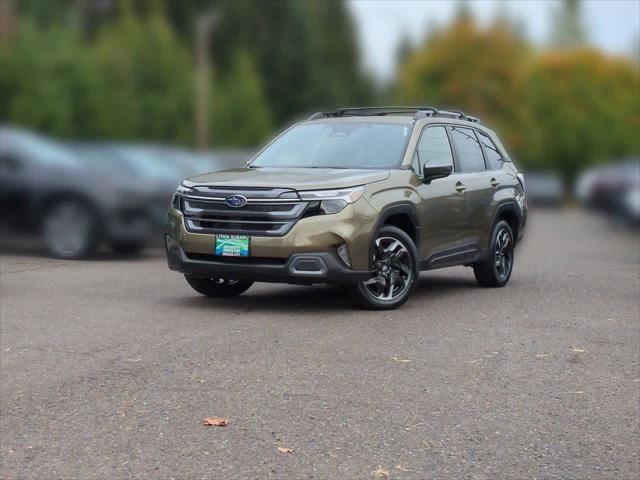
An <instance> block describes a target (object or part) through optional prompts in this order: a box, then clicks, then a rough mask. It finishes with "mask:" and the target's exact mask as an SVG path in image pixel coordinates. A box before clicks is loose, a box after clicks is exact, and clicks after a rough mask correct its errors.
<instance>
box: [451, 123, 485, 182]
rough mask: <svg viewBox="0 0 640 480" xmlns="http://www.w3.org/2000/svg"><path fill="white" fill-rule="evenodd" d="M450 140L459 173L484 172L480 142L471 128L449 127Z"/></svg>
mask: <svg viewBox="0 0 640 480" xmlns="http://www.w3.org/2000/svg"><path fill="white" fill-rule="evenodd" d="M451 140H452V141H453V146H454V148H455V151H456V160H457V161H458V166H459V168H460V171H461V172H480V171H483V170H485V164H484V156H483V155H482V148H481V147H480V142H479V141H478V138H477V137H476V134H475V132H474V131H473V130H472V129H471V128H464V127H457V126H454V127H451Z"/></svg>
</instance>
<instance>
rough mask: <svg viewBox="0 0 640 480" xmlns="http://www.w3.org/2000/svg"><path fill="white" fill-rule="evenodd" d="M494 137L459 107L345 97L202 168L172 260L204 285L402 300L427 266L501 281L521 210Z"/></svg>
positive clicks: (177, 209)
mask: <svg viewBox="0 0 640 480" xmlns="http://www.w3.org/2000/svg"><path fill="white" fill-rule="evenodd" d="M526 214H527V208H526V202H525V199H524V188H523V184H522V181H521V179H520V177H519V174H518V171H517V169H516V168H515V167H514V166H513V163H512V162H511V160H510V159H509V157H508V155H507V154H506V152H505V150H504V147H503V146H502V144H501V143H500V141H499V140H498V138H497V137H496V136H495V134H494V133H493V132H492V131H491V130H489V129H487V128H486V127H484V126H482V125H480V123H479V121H478V119H476V118H474V117H470V116H467V115H465V114H464V113H462V112H448V111H440V110H437V109H435V108H432V107H370V108H347V109H340V110H336V111H335V112H328V113H318V114H315V115H313V116H312V117H311V118H310V119H309V120H308V121H306V122H301V123H299V124H297V125H295V126H293V127H291V128H290V129H288V130H286V131H285V132H284V133H283V134H282V135H281V136H279V137H277V138H276V139H275V140H274V141H273V142H271V143H270V144H269V145H268V146H266V147H265V148H264V149H263V150H262V151H261V152H260V153H258V155H257V156H256V157H255V158H254V159H253V160H252V161H251V162H250V163H249V164H248V166H247V168H238V169H231V170H225V171H220V172H214V173H211V174H205V175H198V176H195V177H191V178H189V179H187V180H185V181H184V182H183V183H182V185H181V186H180V187H179V188H178V191H177V192H176V195H175V196H174V199H173V201H172V204H171V208H170V210H169V222H168V226H167V236H166V245H167V255H168V260H169V267H170V268H171V269H173V270H178V271H180V272H182V273H184V274H185V276H186V278H187V281H188V283H189V284H190V285H191V286H192V287H193V288H194V289H195V290H196V291H198V292H199V293H202V294H204V295H207V296H214V297H215V296H233V295H238V294H240V293H242V292H244V291H245V290H247V289H248V288H249V287H250V286H251V284H252V283H253V281H266V282H285V283H302V284H310V283H342V284H351V285H354V286H355V287H356V288H355V295H356V298H357V299H358V300H359V302H360V304H361V305H363V306H365V307H367V308H375V309H388V308H395V307H398V306H400V305H402V303H404V302H405V301H406V300H407V299H408V298H409V296H410V294H411V292H412V290H413V288H414V287H415V285H416V282H417V278H418V275H419V271H420V270H428V269H434V268H442V267H448V266H454V265H468V266H473V269H474V273H475V276H476V279H477V281H478V283H479V284H480V285H483V286H491V287H501V286H504V285H505V284H506V283H507V282H508V280H509V278H510V275H511V271H512V268H513V262H514V248H515V243H516V241H517V239H518V238H520V237H521V236H522V232H523V227H524V225H525V221H526Z"/></svg>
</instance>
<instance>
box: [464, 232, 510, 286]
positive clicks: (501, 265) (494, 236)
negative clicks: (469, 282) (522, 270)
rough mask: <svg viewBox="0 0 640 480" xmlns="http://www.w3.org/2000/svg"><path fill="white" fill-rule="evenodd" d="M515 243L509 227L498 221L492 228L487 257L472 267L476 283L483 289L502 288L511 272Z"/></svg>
mask: <svg viewBox="0 0 640 480" xmlns="http://www.w3.org/2000/svg"><path fill="white" fill-rule="evenodd" d="M514 247H515V241H514V238H513V232H512V231H511V227H510V226H509V224H508V223H507V222H505V221H504V220H500V221H499V222H498V223H496V225H495V226H494V227H493V231H492V233H491V246H490V254H489V256H488V257H487V258H486V259H485V260H483V261H482V262H479V263H476V264H475V265H474V266H473V273H474V274H475V276H476V280H477V282H478V283H479V284H480V285H482V286H483V287H504V286H505V285H506V284H507V282H508V281H509V278H510V277H511V272H512V270H513V260H514Z"/></svg>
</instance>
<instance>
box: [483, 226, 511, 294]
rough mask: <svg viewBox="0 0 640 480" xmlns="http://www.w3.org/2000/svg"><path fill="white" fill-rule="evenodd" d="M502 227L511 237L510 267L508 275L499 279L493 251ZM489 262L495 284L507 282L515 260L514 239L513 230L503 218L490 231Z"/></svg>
mask: <svg viewBox="0 0 640 480" xmlns="http://www.w3.org/2000/svg"><path fill="white" fill-rule="evenodd" d="M503 228H506V229H507V231H508V232H509V236H510V237H511V267H510V268H509V273H508V275H507V276H506V277H505V278H504V280H501V279H500V276H499V275H498V269H497V268H496V261H495V260H496V259H495V251H496V242H497V241H498V233H499V232H500V230H502V229H503ZM489 262H490V265H491V271H492V272H493V276H494V278H495V282H496V284H498V285H500V286H504V285H506V284H507V282H508V281H509V279H510V278H511V273H512V272H513V264H514V262H515V241H514V238H513V231H512V230H511V226H510V225H509V224H508V223H507V222H506V221H504V220H500V221H499V222H498V223H496V224H495V226H494V227H493V232H492V233H491V254H490V255H489Z"/></svg>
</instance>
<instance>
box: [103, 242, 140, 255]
mask: <svg viewBox="0 0 640 480" xmlns="http://www.w3.org/2000/svg"><path fill="white" fill-rule="evenodd" d="M110 246H111V250H113V251H114V252H116V253H119V254H121V255H135V254H137V253H140V252H141V251H142V250H144V248H145V247H146V246H147V245H146V243H145V242H112V243H111V245H110Z"/></svg>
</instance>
